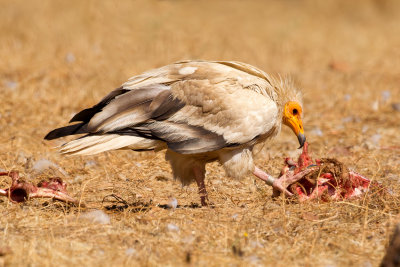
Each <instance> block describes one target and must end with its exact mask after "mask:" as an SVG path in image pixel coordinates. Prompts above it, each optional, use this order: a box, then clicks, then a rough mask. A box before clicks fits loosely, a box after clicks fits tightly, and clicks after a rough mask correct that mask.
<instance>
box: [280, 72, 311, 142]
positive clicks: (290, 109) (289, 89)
mask: <svg viewBox="0 0 400 267" xmlns="http://www.w3.org/2000/svg"><path fill="white" fill-rule="evenodd" d="M273 81H274V83H275V86H274V88H275V92H276V93H277V96H278V99H277V102H278V106H279V109H280V115H281V116H282V122H283V124H285V125H287V126H289V127H290V129H292V131H293V132H294V134H295V135H296V136H297V139H298V140H299V144H300V147H299V148H302V147H303V145H304V143H305V142H306V136H305V135H304V128H303V121H302V120H301V119H302V116H303V107H302V105H303V98H302V94H301V92H300V91H299V90H297V88H296V86H295V85H294V83H293V81H292V80H291V79H280V80H273Z"/></svg>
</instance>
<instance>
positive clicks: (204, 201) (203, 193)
mask: <svg viewBox="0 0 400 267" xmlns="http://www.w3.org/2000/svg"><path fill="white" fill-rule="evenodd" d="M193 173H194V178H195V180H196V183H197V186H198V187H199V195H200V201H201V205H202V206H207V205H208V195H207V190H206V185H205V183H204V178H205V175H206V171H205V169H204V167H203V168H201V167H197V166H195V167H193Z"/></svg>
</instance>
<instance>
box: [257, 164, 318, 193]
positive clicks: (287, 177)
mask: <svg viewBox="0 0 400 267" xmlns="http://www.w3.org/2000/svg"><path fill="white" fill-rule="evenodd" d="M311 171H313V168H310V169H307V170H304V171H302V172H299V173H297V174H294V173H293V172H292V171H288V172H285V173H283V174H282V175H281V176H280V177H279V178H277V179H275V178H274V177H272V176H271V175H269V174H267V173H265V172H264V171H262V170H261V169H260V168H258V167H256V168H255V170H254V173H253V174H254V175H255V176H256V177H258V178H260V179H261V180H263V181H264V182H265V183H266V184H268V185H270V186H272V188H273V190H274V196H279V195H280V194H281V193H284V194H285V195H286V196H287V197H291V196H293V193H291V192H290V191H289V190H288V186H289V185H291V184H293V183H295V182H297V181H298V180H300V179H302V178H303V177H304V175H307V174H308V173H310V172H311Z"/></svg>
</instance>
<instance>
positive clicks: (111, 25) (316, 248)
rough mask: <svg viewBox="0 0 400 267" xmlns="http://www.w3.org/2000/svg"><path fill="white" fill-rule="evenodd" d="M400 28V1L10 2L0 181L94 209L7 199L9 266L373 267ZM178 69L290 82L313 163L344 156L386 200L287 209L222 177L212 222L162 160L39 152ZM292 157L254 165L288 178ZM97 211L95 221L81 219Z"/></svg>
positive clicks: (0, 49)
mask: <svg viewBox="0 0 400 267" xmlns="http://www.w3.org/2000/svg"><path fill="white" fill-rule="evenodd" d="M399 25H400V3H399V2H398V1H396V0H393V1H384V0H375V1H367V0H365V1H361V0H359V1H345V0H343V1H333V0H329V1H307V0H285V1H236V0H234V1H211V0H210V1H188V0H187V1H184V0H182V1H180V0H175V1H172V0H171V1H167V0H164V1H161V0H160V1H155V0H148V1H145V0H138V1H111V0H110V1H89V0H87V1H56V0H54V1H53V0H52V1H50V0H43V1H42V0H40V1H39V0H37V1H34V0H32V1H23V0H9V1H4V0H1V1H0V40H1V42H0V58H1V60H0V93H1V104H0V169H2V170H19V171H20V173H21V176H24V177H25V178H26V179H30V180H32V181H35V182H38V181H40V180H41V178H43V177H50V176H60V177H62V178H63V179H64V180H65V181H66V182H67V183H68V189H69V191H70V193H71V194H72V195H74V196H75V197H77V198H78V199H80V200H81V201H82V202H84V203H86V208H84V207H68V206H67V205H65V204H63V203H58V202H53V201H49V200H30V201H28V202H26V203H24V204H12V203H10V202H9V201H8V200H7V199H6V198H5V197H3V198H0V214H1V216H0V266H2V265H4V266H55V265H57V266H133V265H140V266H157V265H162V266H182V265H193V266H221V265H222V266H247V265H250V266H252V265H265V266H365V267H369V266H377V265H378V264H379V263H380V261H381V259H382V257H383V256H384V252H385V249H386V246H387V244H388V241H389V237H390V234H391V233H392V230H393V228H394V226H395V224H396V223H397V222H398V221H399V220H400V217H399V208H400V185H399V179H400V167H399V166H400V153H399V152H400V142H399V140H400V138H399V127H400V126H399V125H400V123H399V122H400V111H399V109H400V107H398V106H396V103H400V60H399V59H400V26H399ZM182 59H208V60H238V61H243V62H246V63H250V64H252V65H255V66H258V67H259V68H261V69H263V70H265V71H266V72H268V73H271V74H274V75H278V74H280V75H283V76H286V75H288V76H290V77H292V78H293V79H294V81H295V82H296V84H297V85H298V86H299V88H301V89H302V91H303V92H304V96H305V101H304V111H305V117H304V126H305V131H306V135H307V138H308V140H309V142H310V150H311V152H312V155H313V156H314V158H319V157H336V158H337V159H339V160H341V161H342V162H344V163H345V164H347V165H348V166H349V167H351V168H352V169H354V170H356V171H358V172H359V173H361V174H363V175H365V176H367V177H369V178H370V179H373V180H377V181H379V182H380V183H382V184H383V185H384V186H387V187H388V188H389V189H388V190H389V193H388V194H386V195H384V196H377V195H371V194H370V195H367V196H364V197H362V198H361V199H356V200H348V201H340V202H332V203H318V202H317V201H316V202H312V203H303V204H298V203H287V202H284V201H283V200H281V199H278V200H272V199H271V195H272V190H271V189H270V188H269V187H268V186H266V185H265V184H263V183H261V182H260V181H257V180H256V179H255V178H254V177H250V176H249V177H246V178H245V179H243V180H233V179H231V178H229V177H226V176H225V174H224V171H223V169H222V168H221V167H220V166H219V165H218V164H216V163H213V164H210V165H209V166H208V167H207V181H206V183H207V186H208V189H209V193H210V199H211V200H212V202H214V204H215V208H197V207H196V205H194V204H192V203H195V204H196V203H199V198H198V195H197V188H196V186H195V185H191V186H188V187H182V186H181V185H180V184H179V183H178V182H177V181H174V179H173V178H172V176H171V172H170V167H169V166H168V165H167V163H166V162H165V161H164V153H163V152H159V153H153V152H152V153H150V152H149V153H147V152H146V153H145V152H142V153H134V152H129V151H115V152H107V153H103V154H99V155H96V156H85V157H79V156H77V157H63V156H61V155H59V154H58V153H57V150H56V149H54V147H55V146H57V145H60V144H61V143H62V141H65V140H61V141H59V140H55V141H53V142H47V141H44V140H43V137H44V136H45V134H46V133H47V132H48V131H50V130H52V129H53V128H55V127H59V126H62V125H65V124H66V123H67V122H68V120H69V119H70V118H71V117H72V116H73V114H75V113H76V112H78V111H79V110H81V109H83V108H87V107H89V106H92V105H93V104H95V103H97V101H99V100H100V99H101V98H102V97H103V96H104V95H105V94H106V93H108V92H109V91H111V90H112V89H114V88H116V87H118V86H119V85H121V84H122V83H123V82H124V81H125V80H127V79H128V78H129V77H131V76H133V75H136V74H140V73H141V72H143V71H145V70H148V69H151V68H155V67H159V66H162V65H165V64H168V63H171V62H174V61H178V60H182ZM399 105H400V104H399ZM297 147H298V143H297V139H296V137H295V136H294V135H293V133H292V132H291V131H290V129H286V128H285V129H283V131H282V134H281V135H280V137H278V138H277V139H275V140H273V141H272V142H270V143H267V144H266V145H265V146H264V147H263V148H260V149H259V152H258V156H259V157H258V160H257V163H258V165H259V166H261V168H263V169H264V170H266V171H267V172H269V173H270V174H272V175H274V176H277V175H278V174H279V170H280V169H281V167H282V166H283V158H284V157H286V156H294V157H296V155H298V154H299V153H300V150H298V149H297ZM42 159H45V160H48V161H50V162H51V163H52V164H54V165H53V167H50V168H46V166H44V167H43V164H42V166H40V164H38V161H39V162H40V160H42ZM41 162H42V163H43V161H41ZM55 165H57V166H55ZM9 182H10V181H9V179H8V178H7V177H0V188H1V187H6V186H7V185H9ZM112 194H115V195H118V196H119V197H121V198H122V199H124V200H125V201H126V202H127V204H129V205H125V204H123V203H112V202H111V200H112V197H110V195H112ZM107 196H108V197H107ZM173 199H176V200H177V202H178V205H179V207H178V208H176V209H166V208H165V207H164V206H163V205H166V204H168V203H170V202H171V201H173ZM103 200H106V201H104V202H103ZM159 204H160V205H161V206H160V205H159ZM96 210H100V211H102V212H104V213H105V214H106V215H104V214H103V220H102V221H100V223H99V222H94V221H93V220H90V219H85V217H86V218H87V217H88V216H89V215H88V212H91V211H96ZM97 212H98V211H97ZM89 214H90V213H89ZM107 216H108V217H107ZM108 219H110V221H108ZM101 222H102V223H101Z"/></svg>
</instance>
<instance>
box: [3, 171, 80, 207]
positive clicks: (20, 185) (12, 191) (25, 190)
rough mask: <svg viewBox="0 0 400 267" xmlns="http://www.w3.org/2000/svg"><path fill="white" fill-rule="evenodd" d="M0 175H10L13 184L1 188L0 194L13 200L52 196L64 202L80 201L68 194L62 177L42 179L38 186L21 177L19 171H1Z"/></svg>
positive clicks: (21, 200) (74, 202)
mask: <svg viewBox="0 0 400 267" xmlns="http://www.w3.org/2000/svg"><path fill="white" fill-rule="evenodd" d="M0 176H9V177H10V178H11V179H12V182H11V186H10V187H9V188H6V189H0V196H6V197H8V198H9V199H10V201H11V202H14V203H19V202H24V201H26V200H28V199H30V198H52V199H56V200H60V201H64V202H69V203H73V204H78V201H77V200H76V199H74V198H73V197H71V196H69V195H68V192H67V184H66V183H65V182H63V181H62V179H61V178H58V177H55V178H50V179H49V180H47V181H41V182H40V183H39V184H38V185H37V186H35V185H34V184H32V183H30V182H27V181H23V180H21V179H20V177H19V174H18V172H17V171H10V172H0Z"/></svg>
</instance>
